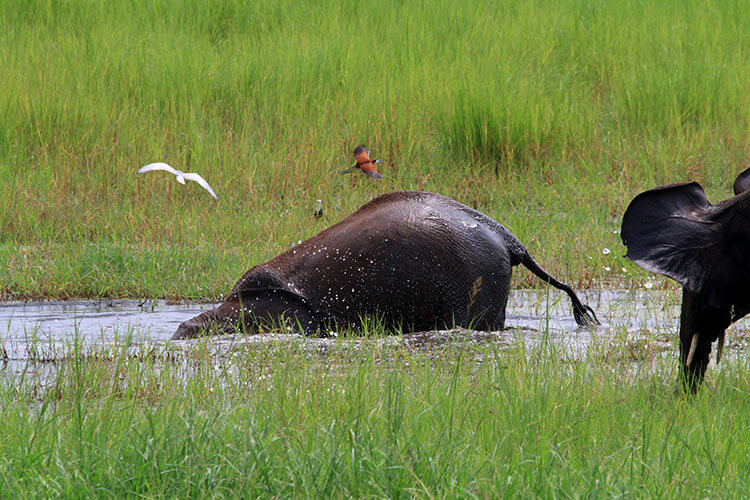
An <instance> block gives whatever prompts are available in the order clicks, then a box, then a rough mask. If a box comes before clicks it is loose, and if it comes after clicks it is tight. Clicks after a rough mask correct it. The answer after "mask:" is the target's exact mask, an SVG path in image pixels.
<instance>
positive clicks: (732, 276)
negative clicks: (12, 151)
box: [621, 169, 750, 392]
mask: <svg viewBox="0 0 750 500" xmlns="http://www.w3.org/2000/svg"><path fill="white" fill-rule="evenodd" d="M734 194H735V196H734V197H732V198H729V199H728V200H724V201H722V202H721V203H719V204H718V205H711V203H709V201H708V199H707V198H706V194H705V193H704V192H703V188H701V186H700V184H698V183H697V182H690V183H685V184H670V185H668V186H662V187H657V188H654V189H651V190H649V191H645V192H643V193H641V194H639V195H638V196H636V197H635V198H634V199H633V201H632V202H630V205H629V206H628V208H627V210H626V211H625V214H624V215H623V218H622V231H621V236H622V241H623V243H624V244H625V245H626V246H627V247H628V253H627V257H628V258H630V259H631V260H632V261H633V262H635V263H636V264H638V265H639V266H640V267H642V268H644V269H646V270H647V271H651V272H654V273H659V274H663V275H665V276H669V277H670V278H672V279H673V280H675V281H677V282H678V283H680V284H681V285H682V287H683V288H682V309H681V313H680V367H681V368H680V373H681V377H682V380H683V383H684V385H685V388H686V389H687V390H689V391H690V392H696V391H697V390H698V387H699V386H700V384H701V382H702V381H703V377H704V375H705V372H706V367H707V366H708V362H709V356H710V354H711V344H712V343H713V342H714V341H717V340H718V345H717V351H716V362H717V363H718V362H719V360H720V359H721V353H722V349H723V347H724V332H725V330H726V329H727V327H729V325H731V324H732V323H733V322H735V321H737V320H738V319H741V318H742V317H744V316H745V315H747V314H748V313H749V312H750V169H747V170H745V171H744V172H742V173H741V174H740V175H739V176H738V177H737V180H736V181H735V182H734Z"/></svg>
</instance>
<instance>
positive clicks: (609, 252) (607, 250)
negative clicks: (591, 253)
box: [602, 248, 612, 255]
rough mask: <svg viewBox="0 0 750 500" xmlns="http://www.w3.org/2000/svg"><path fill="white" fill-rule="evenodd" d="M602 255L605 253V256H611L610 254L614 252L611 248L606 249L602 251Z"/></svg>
mask: <svg viewBox="0 0 750 500" xmlns="http://www.w3.org/2000/svg"><path fill="white" fill-rule="evenodd" d="M602 253H603V254H604V255H609V254H611V253H612V250H610V249H609V248H604V249H603V250H602Z"/></svg>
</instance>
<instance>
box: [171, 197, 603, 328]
mask: <svg viewBox="0 0 750 500" xmlns="http://www.w3.org/2000/svg"><path fill="white" fill-rule="evenodd" d="M518 264H524V265H525V266H526V267H527V268H529V269H530V270H531V271H532V272H533V273H534V274H536V275H537V276H538V277H540V278H541V279H542V280H544V281H546V282H548V283H550V284H551V285H553V286H555V287H557V288H560V289H562V290H564V291H565V292H566V293H567V294H568V295H569V296H570V299H571V300H572V301H573V312H574V315H575V319H576V321H577V322H578V324H579V325H582V324H589V323H591V324H593V323H594V322H595V321H596V316H595V314H594V312H593V311H592V310H591V308H589V307H588V306H585V305H583V304H582V303H581V301H580V300H579V299H578V297H577V296H576V294H575V292H574V291H573V290H572V289H571V288H570V287H569V286H567V285H565V284H563V283H560V282H559V281H557V280H555V279H554V278H552V277H551V276H549V275H548V274H547V273H546V272H545V271H544V270H542V269H541V268H540V267H539V266H538V265H537V264H536V262H534V260H533V259H532V258H531V257H530V256H529V253H528V252H527V251H526V249H525V248H524V246H523V245H522V244H521V243H520V242H519V241H518V240H517V239H516V237H515V236H513V234H511V233H510V231H508V230H507V229H505V228H504V227H503V226H501V225H500V224H498V223H497V222H495V221H494V220H492V219H491V218H489V217H487V216H485V215H483V214H481V213H479V212H477V211H476V210H473V209H471V208H469V207H467V206H465V205H462V204H460V203H458V202H456V201H454V200H452V199H450V198H446V197H445V196H441V195H439V194H433V193H424V192H417V191H399V192H394V193H389V194H385V195H383V196H380V197H378V198H376V199H374V200H372V201H371V202H369V203H367V204H365V205H363V206H362V207H361V208H359V210H357V211H356V212H354V213H353V214H352V215H350V216H349V217H347V218H346V219H344V220H343V221H341V222H339V223H338V224H336V225H334V226H331V227H329V228H328V229H326V230H324V231H322V232H320V233H318V234H316V235H315V236H313V237H312V238H310V239H308V240H306V241H304V242H302V243H301V244H299V245H297V246H295V247H292V248H290V249H289V250H287V251H286V252H284V253H282V254H281V255H279V256H277V257H275V258H273V259H271V260H270V261H268V262H266V263H264V264H260V265H258V266H255V267H253V268H252V269H250V270H249V271H247V272H246V273H245V275H244V276H243V277H242V278H241V279H240V280H239V281H238V282H237V284H236V285H235V286H234V288H233V289H232V291H231V292H230V294H229V295H228V296H227V298H226V300H225V301H224V303H222V304H221V305H219V306H218V307H217V308H215V309H213V310H210V311H207V312H205V313H203V314H200V315H198V316H196V317H194V318H192V319H190V320H188V321H185V322H183V323H182V324H180V326H179V328H178V329H177V331H176V332H175V334H174V336H173V337H172V338H173V339H185V338H190V337H195V336H197V335H199V334H201V333H203V332H206V331H208V330H211V331H213V332H215V333H223V332H231V331H234V330H236V329H237V327H238V326H239V327H241V328H243V329H245V330H248V331H253V330H254V327H255V326H257V324H258V323H259V322H260V323H263V322H269V323H274V324H279V323H280V322H282V321H283V318H285V319H288V320H291V321H290V323H292V325H293V326H294V327H296V329H297V330H298V331H302V332H304V333H306V334H312V333H315V332H316V331H318V330H320V329H322V328H328V327H330V326H332V325H333V326H335V325H338V326H342V325H349V326H353V327H355V328H356V327H357V326H358V325H360V322H361V320H362V318H363V317H368V316H369V317H377V318H379V320H380V321H382V322H383V323H384V324H385V325H386V327H388V328H397V329H402V330H404V331H420V330H429V329H434V328H446V327H452V326H454V325H457V326H465V327H472V328H476V329H484V330H496V329H502V328H503V327H504V323H505V306H506V303H507V300H508V292H509V289H510V277H511V271H512V267H513V266H516V265H518Z"/></svg>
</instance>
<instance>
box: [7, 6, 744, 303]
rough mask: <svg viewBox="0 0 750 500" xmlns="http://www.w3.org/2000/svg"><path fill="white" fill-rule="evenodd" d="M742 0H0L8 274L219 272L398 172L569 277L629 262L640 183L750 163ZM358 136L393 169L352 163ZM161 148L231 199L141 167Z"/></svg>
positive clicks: (22, 277) (86, 283) (129, 280)
mask: <svg viewBox="0 0 750 500" xmlns="http://www.w3.org/2000/svg"><path fill="white" fill-rule="evenodd" d="M744 10H745V9H744V4H743V3H742V2H740V1H728V2H722V3H721V4H720V5H714V4H706V3H705V2H698V1H687V2H681V3H679V4H678V5H671V4H666V3H663V2H656V3H652V4H644V3H643V2H635V1H625V2H614V1H602V2H595V3H583V4H582V3H580V2H574V1H572V0H563V1H561V2H551V1H546V0H537V1H533V2H523V3H521V4H518V5H516V4H513V3H507V2H505V3H503V2H500V3H498V2H484V1H479V0H476V1H471V2H462V3H461V4H460V5H455V4H454V3H453V2H447V1H444V0H439V1H437V2H430V3H429V4H427V3H422V4H419V3H406V4H402V3H400V2H394V1H391V0H376V1H374V2H368V3H364V4H361V3H357V4H348V3H345V2H340V1H334V0H325V1H323V2H316V4H315V5H308V6H300V5H298V4H297V3H294V2H288V1H281V2H268V1H260V2H253V3H252V5H247V4H246V3H245V2H239V1H236V2H233V1H228V2H222V5H221V6H217V5H215V3H214V2H208V1H205V0H193V1H190V2H182V1H176V0H166V1H162V2H158V3H153V2H145V1H141V0H133V1H131V2H116V3H101V2H90V1H83V2H69V1H62V0H60V1H52V0H32V1H23V2H22V1H15V0H8V1H5V2H2V3H0V67H2V68H3V71H2V73H3V76H2V87H3V92H2V93H0V178H2V179H3V182H2V183H0V295H2V297H4V298H32V297H68V296H76V297H83V296H101V295H117V296H130V297H133V296H138V297H140V296H144V295H146V296H151V297H183V298H184V297H189V298H204V299H205V298H212V297H216V296H220V295H222V294H223V293H225V292H226V290H227V287H228V286H227V283H231V282H232V281H233V280H235V279H236V278H238V277H239V276H240V275H241V273H242V272H243V271H244V270H245V269H247V268H248V267H249V266H250V265H252V264H254V263H257V262H260V261H263V260H266V259H268V258H270V257H272V256H273V255H275V254H277V253H279V252H280V251H282V250H283V249H285V248H286V246H287V245H288V244H289V243H290V242H292V241H297V240H299V239H304V238H306V237H309V236H311V235H312V234H314V233H315V232H317V231H319V230H320V229H322V228H324V227H325V226H327V225H329V224H331V223H334V222H336V221H338V220H340V219H341V218H343V217H345V216H346V215H348V214H349V213H350V212H351V211H352V210H354V209H355V208H356V207H358V206H359V205H361V204H362V203H364V202H366V201H368V200H369V199H370V198H372V197H373V196H376V195H378V194H380V193H383V192H386V191H391V190H396V189H424V190H429V191H436V192H440V193H442V194H445V195H447V196H450V197H453V198H455V199H457V200H459V201H462V202H464V203H467V204H469V205H472V206H474V207H476V208H478V209H479V210H481V211H483V212H486V213H487V214H488V215H490V216H492V217H494V218H496V219H497V220H498V221H500V222H501V223H503V224H504V225H506V226H507V227H508V228H510V229H511V230H512V231H514V232H515V233H516V235H517V236H518V237H519V238H520V239H521V241H522V242H524V243H525V244H526V245H527V246H528V247H529V249H530V251H531V252H532V254H533V255H534V256H535V257H536V258H537V259H538V260H539V262H540V263H541V264H542V265H544V266H545V267H546V268H547V269H549V270H550V271H551V272H552V273H553V274H555V275H557V276H560V277H561V278H562V279H565V280H567V281H571V282H573V283H574V284H576V285H577V286H604V285H608V284H620V285H622V284H628V283H629V282H630V277H629V276H630V274H627V273H626V274H623V273H622V272H621V268H622V267H624V266H621V265H619V263H617V264H616V265H612V264H613V261H612V257H611V256H610V257H606V256H604V255H602V250H603V249H604V248H608V249H611V250H612V254H610V255H620V254H622V253H623V249H622V247H621V246H620V242H619V236H618V235H617V234H616V233H614V232H613V230H615V229H616V228H618V227H619V219H620V215H621V214H622V212H623V210H624V208H625V206H626V205H627V202H628V201H629V200H630V199H631V198H632V197H633V196H634V195H635V194H636V193H638V192H640V191H641V190H644V189H647V188H649V187H652V186H654V185H658V184H664V183H670V182H679V181H685V180H688V179H690V180H698V181H700V182H701V183H703V185H704V186H705V187H706V189H707V191H708V192H709V196H710V197H711V198H712V199H721V198H723V197H724V196H725V195H726V194H728V193H729V192H730V185H731V182H732V180H733V177H734V175H735V174H736V173H737V172H738V171H739V170H740V169H742V168H744V167H745V166H746V164H747V159H748V157H747V151H748V134H747V130H748V129H749V127H748V125H750V124H749V123H748V116H750V113H749V112H748V110H749V109H750V107H749V100H750V92H748V87H747V82H748V81H750V74H749V71H750V70H748V68H750V65H749V64H747V54H746V51H745V50H744V47H745V46H747V43H746V42H747V38H746V35H745V33H748V32H750V26H748V23H749V21H748V18H747V16H745V15H743V14H744ZM359 143H364V144H366V145H367V146H368V147H369V148H371V151H372V155H373V157H378V158H381V159H383V160H385V161H386V162H387V165H386V166H385V167H384V168H383V174H384V175H385V179H384V180H383V181H382V182H379V183H377V182H372V181H370V180H369V179H366V178H364V177H363V176H356V175H352V176H348V177H341V176H339V175H337V171H339V170H341V169H342V168H343V167H345V166H347V165H348V164H349V163H350V161H351V160H352V153H351V152H352V149H353V148H354V146H355V145H357V144H359ZM152 161H167V162H168V163H170V164H172V165H174V166H175V167H177V168H180V169H183V170H191V171H197V172H199V173H201V174H202V175H203V176H204V177H206V179H207V180H208V181H209V183H210V184H211V185H212V186H213V187H214V188H215V189H216V191H217V193H218V195H219V202H218V203H216V202H215V201H214V200H212V199H211V198H210V197H209V196H207V195H206V193H204V192H202V190H201V189H200V188H199V187H198V186H196V185H192V186H190V185H189V186H187V187H184V186H181V185H179V184H177V183H175V182H174V179H172V178H170V177H169V176H168V175H166V174H162V175H160V174H158V173H152V174H146V175H144V176H138V175H135V172H136V171H137V169H138V168H139V167H140V166H142V165H144V164H146V163H150V162H152ZM316 199H321V200H323V205H324V209H325V214H326V216H325V218H324V219H323V220H321V221H317V220H315V219H314V218H313V211H314V208H315V200H316ZM607 267H609V268H610V269H616V270H617V271H616V272H615V271H611V272H610V271H605V270H604V269H605V268H607ZM629 272H630V273H632V274H634V275H635V276H636V277H638V279H644V278H643V276H645V275H644V274H643V273H642V272H641V271H639V270H634V269H632V268H631V269H630V271H629ZM533 280H534V278H533V277H531V276H530V275H528V274H524V273H519V277H518V279H517V285H519V286H528V285H530V284H532V283H533Z"/></svg>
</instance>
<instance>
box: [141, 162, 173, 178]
mask: <svg viewBox="0 0 750 500" xmlns="http://www.w3.org/2000/svg"><path fill="white" fill-rule="evenodd" d="M152 170H164V171H165V172H169V173H170V174H174V175H179V174H181V173H182V172H180V171H179V170H175V169H174V168H172V167H170V166H169V165H167V164H166V163H161V162H160V163H149V164H148V165H146V166H145V167H141V169H140V170H139V171H138V173H139V174H142V173H144V172H151V171H152Z"/></svg>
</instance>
